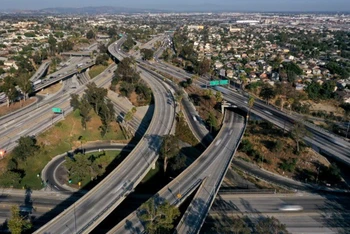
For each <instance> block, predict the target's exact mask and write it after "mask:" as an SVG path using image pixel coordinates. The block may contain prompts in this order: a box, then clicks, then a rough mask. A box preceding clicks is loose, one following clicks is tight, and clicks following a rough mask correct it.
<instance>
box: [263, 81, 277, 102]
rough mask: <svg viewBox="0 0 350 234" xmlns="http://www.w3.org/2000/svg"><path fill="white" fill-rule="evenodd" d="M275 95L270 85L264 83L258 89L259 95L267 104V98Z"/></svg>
mask: <svg viewBox="0 0 350 234" xmlns="http://www.w3.org/2000/svg"><path fill="white" fill-rule="evenodd" d="M275 96H276V93H275V90H274V89H273V88H272V87H271V86H270V85H265V86H264V87H263V88H262V89H261V91H260V97H262V98H263V99H265V100H266V103H267V104H269V100H270V99H271V98H274V97H275Z"/></svg>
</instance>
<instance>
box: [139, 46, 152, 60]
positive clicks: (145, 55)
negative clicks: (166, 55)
mask: <svg viewBox="0 0 350 234" xmlns="http://www.w3.org/2000/svg"><path fill="white" fill-rule="evenodd" d="M140 52H141V54H142V58H143V59H144V60H151V59H152V58H153V54H154V52H153V50H151V49H146V48H143V49H141V51H140Z"/></svg>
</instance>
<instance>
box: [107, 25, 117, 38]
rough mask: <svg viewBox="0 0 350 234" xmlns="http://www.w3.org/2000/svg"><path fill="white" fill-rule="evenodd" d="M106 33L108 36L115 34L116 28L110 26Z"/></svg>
mask: <svg viewBox="0 0 350 234" xmlns="http://www.w3.org/2000/svg"><path fill="white" fill-rule="evenodd" d="M107 34H108V35H109V36H110V37H114V36H115V35H116V34H117V30H116V29H115V28H114V27H110V28H108V31H107Z"/></svg>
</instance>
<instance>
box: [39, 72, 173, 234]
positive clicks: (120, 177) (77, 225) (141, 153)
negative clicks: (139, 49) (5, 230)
mask: <svg viewBox="0 0 350 234" xmlns="http://www.w3.org/2000/svg"><path fill="white" fill-rule="evenodd" d="M141 75H142V78H144V79H145V81H146V82H147V83H148V84H149V86H150V87H151V89H152V91H153V95H154V99H155V109H154V115H153V118H152V121H151V123H150V126H149V128H148V129H147V131H146V134H145V137H143V138H142V139H141V140H140V142H139V143H138V144H137V146H136V147H135V148H134V149H133V151H132V152H131V153H130V154H129V155H128V157H127V158H126V159H125V160H124V161H123V162H122V163H121V164H120V165H119V166H118V167H117V168H116V169H115V170H114V171H113V172H111V173H110V174H109V175H108V176H107V177H106V178H105V179H104V180H103V181H102V182H101V183H100V184H99V185H97V186H96V187H94V188H93V189H92V190H91V191H89V192H88V193H87V194H86V195H84V197H82V198H81V199H80V200H79V201H78V202H76V203H75V204H74V205H73V206H71V207H70V208H68V209H67V210H65V211H64V212H63V213H61V214H60V215H59V216H57V217H56V218H55V219H53V220H51V221H50V222H49V223H48V224H47V225H45V226H43V227H42V228H40V229H39V230H38V231H37V233H42V232H45V233H70V231H69V229H65V227H71V228H74V230H76V232H77V233H83V232H84V233H87V232H89V231H91V230H93V228H94V227H95V226H96V225H98V223H99V222H101V221H102V220H103V219H104V218H105V217H106V216H107V215H108V214H109V213H110V212H112V211H113V209H114V208H115V207H116V206H118V204H120V203H121V202H122V200H123V199H125V196H126V195H128V194H129V193H130V192H132V190H133V188H134V187H136V185H137V184H138V183H139V182H140V181H141V180H142V178H143V176H144V175H145V174H146V173H147V172H148V170H149V169H150V168H151V167H152V166H153V164H154V163H155V161H156V159H157V155H158V150H159V147H160V144H161V136H163V135H165V134H168V133H170V132H171V130H172V128H173V125H174V120H175V109H174V107H173V106H172V105H169V104H167V102H166V100H167V99H168V97H169V95H170V96H171V92H170V91H169V90H168V89H167V88H166V86H165V85H163V84H162V83H160V82H159V81H158V80H157V79H154V78H152V77H151V76H150V75H149V74H148V73H145V72H142V71H141ZM165 120H166V121H165ZM72 217H76V218H75V219H72ZM62 228H63V230H62Z"/></svg>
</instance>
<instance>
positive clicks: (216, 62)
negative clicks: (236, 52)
mask: <svg viewBox="0 0 350 234" xmlns="http://www.w3.org/2000/svg"><path fill="white" fill-rule="evenodd" d="M214 66H215V68H216V69H221V68H222V67H223V66H224V64H222V62H220V61H215V64H214Z"/></svg>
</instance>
